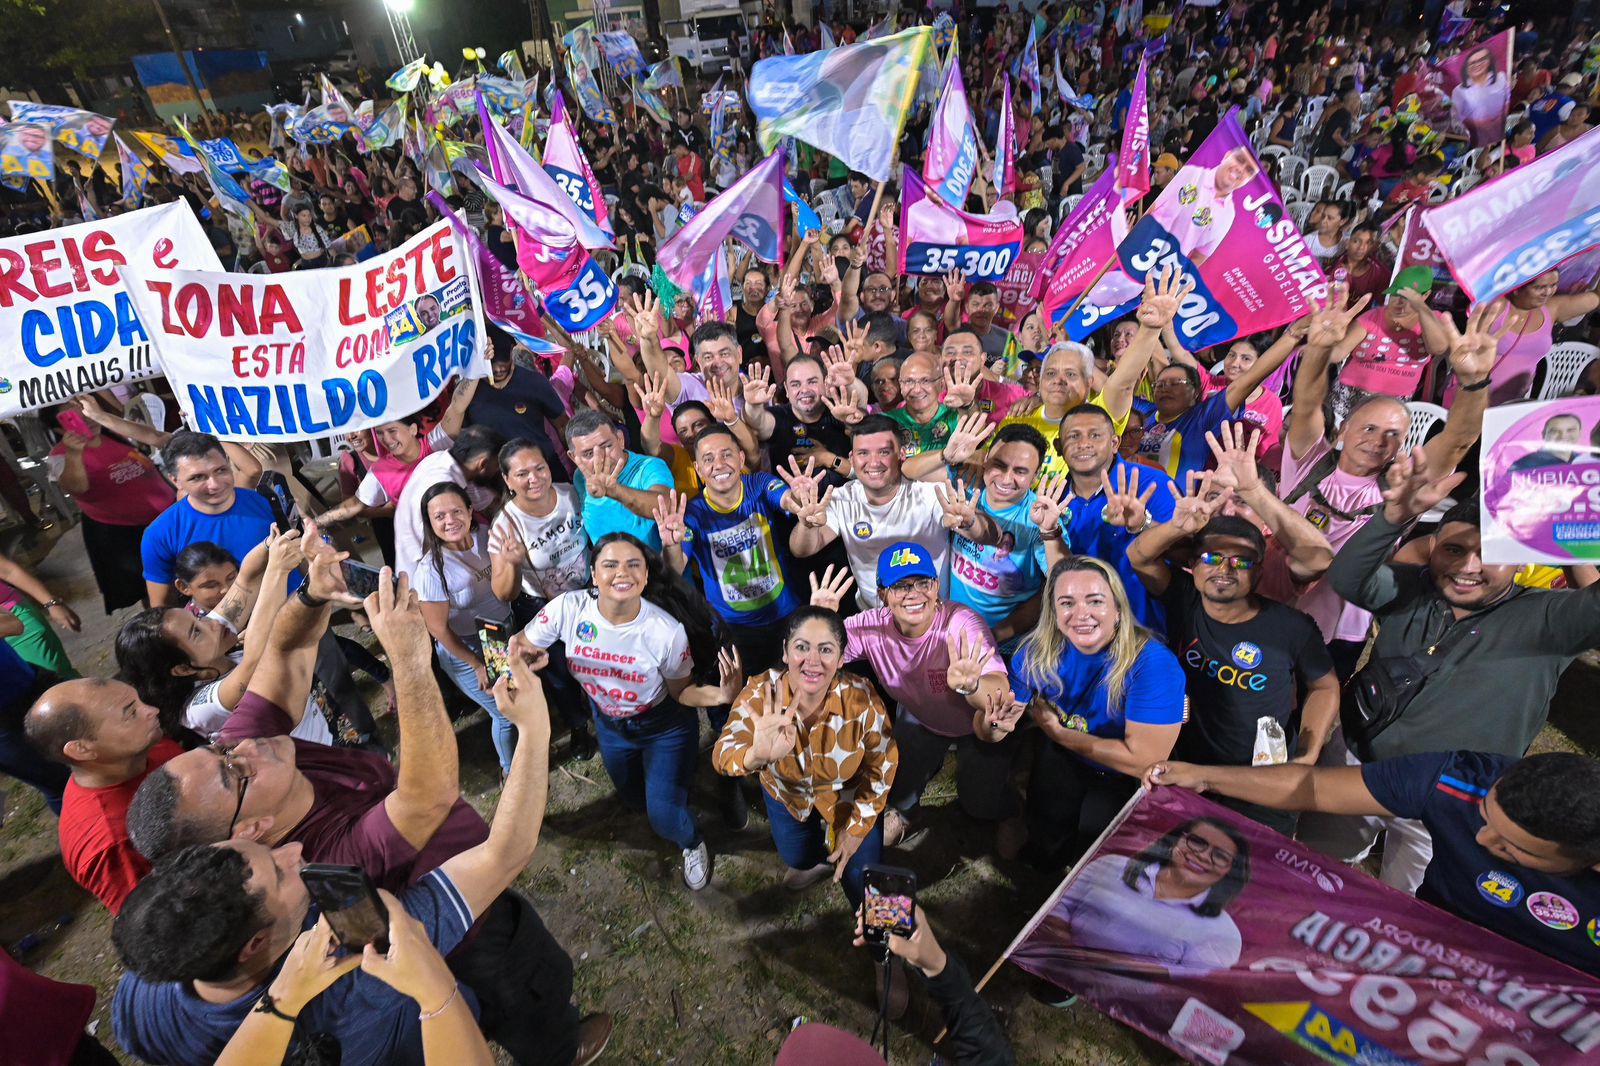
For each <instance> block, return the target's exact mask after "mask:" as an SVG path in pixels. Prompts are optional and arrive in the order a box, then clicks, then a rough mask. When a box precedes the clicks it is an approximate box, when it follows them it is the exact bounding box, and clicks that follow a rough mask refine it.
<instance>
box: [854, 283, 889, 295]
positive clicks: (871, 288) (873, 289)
mask: <svg viewBox="0 0 1600 1066" xmlns="http://www.w3.org/2000/svg"><path fill="white" fill-rule="evenodd" d="M861 291H862V292H870V293H872V294H874V295H881V294H883V293H886V292H893V291H894V289H892V288H890V287H889V286H888V285H868V286H867V287H866V288H864V289H862V290H861Z"/></svg>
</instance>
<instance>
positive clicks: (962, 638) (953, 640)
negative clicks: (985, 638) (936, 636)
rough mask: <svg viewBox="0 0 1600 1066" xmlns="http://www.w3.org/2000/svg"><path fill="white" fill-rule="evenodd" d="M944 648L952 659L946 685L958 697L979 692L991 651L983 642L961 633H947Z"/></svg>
mask: <svg viewBox="0 0 1600 1066" xmlns="http://www.w3.org/2000/svg"><path fill="white" fill-rule="evenodd" d="M944 647H945V652H946V653H947V654H948V655H949V657H950V667H949V669H948V670H947V672H946V673H945V684H947V685H949V686H950V690H951V691H952V692H954V693H955V694H956V695H958V696H970V695H971V694H972V693H974V692H976V691H977V690H978V683H979V682H981V681H982V680H983V668H984V666H985V665H987V664H988V662H989V650H988V649H987V648H986V647H984V645H983V642H982V641H981V640H978V639H976V638H974V637H969V636H968V635H967V634H966V633H962V632H960V631H951V632H949V633H946V634H945V637H944Z"/></svg>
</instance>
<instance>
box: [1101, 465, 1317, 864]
mask: <svg viewBox="0 0 1600 1066" xmlns="http://www.w3.org/2000/svg"><path fill="white" fill-rule="evenodd" d="M1272 502H1273V503H1276V501H1272ZM1278 506H1279V507H1280V508H1281V507H1282V505H1281V504H1279V505H1278ZM1218 509H1219V501H1216V500H1215V499H1213V500H1212V501H1210V502H1207V501H1206V500H1205V497H1204V495H1203V493H1202V492H1196V493H1192V494H1191V495H1190V496H1188V497H1186V498H1185V499H1183V500H1181V501H1179V505H1178V508H1177V509H1176V510H1175V512H1174V514H1173V518H1172V521H1171V522H1168V523H1164V524H1163V525H1161V526H1158V527H1156V528H1154V529H1151V530H1148V531H1146V532H1145V533H1142V534H1140V536H1139V538H1138V539H1137V540H1135V541H1134V543H1133V544H1131V545H1129V547H1128V561H1129V562H1131V563H1132V564H1133V567H1134V569H1135V570H1136V571H1137V572H1138V574H1139V580H1140V581H1142V582H1143V583H1144V585H1145V588H1146V589H1148V590H1149V591H1150V593H1151V594H1152V595H1156V596H1160V597H1161V600H1162V602H1163V604H1164V605H1165V606H1166V609H1167V642H1168V643H1169V644H1170V645H1171V647H1172V650H1173V651H1174V652H1175V653H1176V654H1177V656H1178V658H1179V660H1180V661H1181V662H1182V663H1183V670H1184V674H1185V675H1186V676H1187V682H1188V683H1187V690H1188V694H1189V718H1188V721H1187V722H1186V723H1185V724H1184V727H1183V731H1182V732H1181V733H1180V734H1179V735H1178V745H1177V747H1176V748H1175V749H1174V750H1175V751H1177V752H1178V753H1180V754H1181V755H1182V756H1183V758H1184V759H1186V760H1188V761H1191V762H1196V763H1202V764H1205V765H1208V766H1249V765H1251V762H1252V761H1253V759H1254V757H1255V753H1256V749H1257V743H1258V739H1263V738H1261V737H1260V733H1261V732H1263V731H1265V730H1266V729H1267V726H1266V723H1265V722H1264V721H1263V720H1264V719H1265V720H1270V721H1271V722H1274V723H1276V724H1277V726H1278V727H1279V728H1280V729H1282V730H1283V735H1284V739H1285V741H1286V748H1287V752H1288V756H1289V758H1290V759H1291V761H1293V762H1296V763H1301V764H1306V765H1310V764H1313V763H1315V762H1316V761H1317V756H1318V755H1319V754H1320V753H1321V751H1322V744H1323V742H1324V741H1325V740H1326V739H1327V738H1328V734H1329V733H1330V732H1332V730H1333V727H1334V724H1335V722H1336V721H1337V719H1338V714H1339V682H1338V679H1337V678H1336V677H1335V676H1334V673H1333V660H1332V659H1331V658H1330V657H1329V655H1328V649H1327V647H1326V646H1325V645H1324V644H1323V641H1322V634H1321V632H1320V631H1319V630H1318V629H1317V625H1316V623H1315V622H1313V621H1312V620H1311V618H1310V616H1309V615H1306V614H1305V613H1303V612H1301V611H1297V610H1295V609H1294V608H1293V607H1288V606H1285V605H1284V604H1282V603H1279V602H1277V601H1276V600H1270V599H1267V598H1265V597H1263V596H1260V595H1258V594H1257V593H1256V586H1257V582H1258V580H1259V578H1260V576H1261V572H1262V565H1263V563H1264V562H1265V561H1266V559H1267V542H1266V538H1265V537H1264V536H1263V535H1262V533H1261V529H1260V527H1258V526H1257V525H1256V524H1255V523H1253V522H1250V521H1249V520H1247V519H1245V518H1243V517H1239V516H1235V515H1220V514H1219V515H1216V516H1215V517H1210V516H1209V514H1208V512H1214V511H1216V510H1218ZM1296 517H1298V516H1296ZM1301 521H1303V520H1301ZM1196 527H1198V528H1196ZM1312 532H1313V533H1314V532H1315V531H1314V530H1312ZM1190 534H1192V535H1193V554H1192V555H1191V556H1190V569H1189V570H1188V571H1187V572H1186V571H1185V570H1184V569H1183V568H1182V567H1181V566H1178V565H1175V564H1172V563H1169V562H1167V561H1166V559H1165V555H1166V554H1167V553H1168V552H1169V551H1171V550H1172V549H1173V548H1176V547H1177V546H1178V545H1179V543H1180V542H1181V541H1182V540H1184V538H1186V537H1188V536H1189V535H1190ZM1302 690H1303V691H1304V693H1305V695H1304V697H1303V698H1301V697H1300V695H1299V693H1300V692H1301V691H1302ZM1223 802H1225V803H1228V804H1229V805H1230V806H1233V807H1235V808H1236V809H1238V810H1239V811H1241V812H1242V813H1244V814H1247V815H1249V816H1250V817H1252V818H1254V819H1256V820H1257V821H1259V822H1261V823H1263V824H1265V825H1269V826H1271V827H1272V828H1274V829H1277V830H1278V831H1279V832H1282V833H1293V832H1294V817H1293V815H1290V814H1287V813H1285V812H1283V811H1277V810H1268V809H1266V808H1264V807H1257V806H1252V805H1250V804H1244V803H1239V802H1238V801H1236V800H1224V801H1223Z"/></svg>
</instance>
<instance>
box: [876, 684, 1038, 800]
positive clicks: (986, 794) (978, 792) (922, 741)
mask: <svg viewBox="0 0 1600 1066" xmlns="http://www.w3.org/2000/svg"><path fill="white" fill-rule="evenodd" d="M894 742H895V746H896V747H897V748H899V749H900V768H899V769H898V770H896V771H895V775H894V784H893V786H891V787H890V789H889V806H891V807H893V808H894V809H895V810H897V811H899V812H901V813H902V814H904V813H906V812H908V811H912V810H915V809H916V807H917V805H918V804H919V803H921V802H922V790H923V789H925V788H927V787H928V782H929V781H932V780H933V779H934V777H935V776H937V775H938V773H939V770H940V769H941V768H943V766H944V757H945V755H946V754H947V753H948V752H949V751H950V749H951V748H952V747H954V748H955V749H956V799H957V802H959V803H960V804H961V809H962V810H963V811H964V812H966V814H967V816H968V817H971V818H976V819H978V820H979V821H984V822H997V821H1000V820H1001V819H1003V818H1009V817H1011V816H1012V815H1013V814H1015V813H1016V810H1017V799H1016V796H1015V795H1014V794H1013V793H1012V791H1011V759H1012V756H1013V755H1014V754H1015V752H1016V750H1017V745H1016V734H1014V733H1013V734H1012V735H1010V736H1008V737H1006V739H1004V740H1002V741H1000V742H999V743H996V744H985V743H984V742H983V741H981V740H979V739H978V738H977V737H975V736H972V735H971V734H970V733H969V734H968V735H967V736H964V737H944V736H940V735H939V734H937V733H934V732H932V731H930V730H928V729H927V728H926V727H924V726H923V725H922V723H920V722H918V721H917V720H916V719H915V718H913V717H911V715H910V714H908V713H907V712H906V709H905V708H904V707H897V708H896V709H895V718H894Z"/></svg>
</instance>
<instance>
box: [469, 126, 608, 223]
mask: <svg viewBox="0 0 1600 1066" xmlns="http://www.w3.org/2000/svg"><path fill="white" fill-rule="evenodd" d="M478 118H479V120H480V121H481V122H482V123H483V145H484V148H486V149H487V150H488V153H489V173H490V174H491V175H492V176H493V178H494V180H495V181H496V182H498V183H499V184H500V185H502V186H507V187H509V188H511V189H513V190H515V191H516V192H519V193H521V194H522V195H523V196H525V197H527V198H528V199H530V200H533V201H535V202H537V203H540V204H542V205H544V207H545V208H547V209H548V210H551V211H554V212H556V213H557V214H559V215H560V216H561V217H562V218H564V219H566V220H567V222H568V223H569V224H570V226H571V227H572V231H573V234H574V236H575V238H576V240H577V243H579V244H581V245H582V246H583V247H585V248H610V247H612V246H613V241H612V238H611V235H610V234H608V233H607V232H606V231H605V230H603V229H601V228H600V227H599V226H597V225H596V224H595V222H594V220H593V219H591V218H590V217H589V216H588V215H587V214H585V213H584V212H583V210H582V209H581V208H580V207H579V206H578V205H577V204H576V203H575V202H574V201H573V199H572V197H570V196H568V195H567V193H566V191H565V190H564V189H562V188H561V186H560V185H558V184H556V180H555V179H554V178H553V177H551V176H550V174H549V172H547V171H546V170H545V169H544V167H542V166H540V165H539V163H538V161H537V160H535V159H534V158H533V156H531V155H529V154H528V151H527V149H525V148H523V147H522V145H520V144H518V143H517V139H516V138H515V137H513V136H511V134H510V133H508V132H506V130H505V128H504V127H503V126H501V125H500V122H499V120H498V119H496V118H495V117H494V116H493V115H492V114H490V113H489V108H488V107H487V106H485V104H484V103H483V100H482V99H481V98H480V99H479V101H478Z"/></svg>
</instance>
